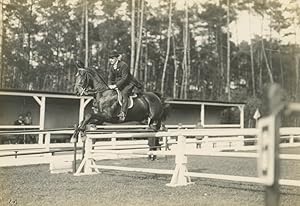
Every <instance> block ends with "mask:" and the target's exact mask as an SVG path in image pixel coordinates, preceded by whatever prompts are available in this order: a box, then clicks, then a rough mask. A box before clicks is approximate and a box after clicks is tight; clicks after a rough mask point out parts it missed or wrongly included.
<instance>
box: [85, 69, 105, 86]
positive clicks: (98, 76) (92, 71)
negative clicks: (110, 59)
mask: <svg viewBox="0 0 300 206" xmlns="http://www.w3.org/2000/svg"><path fill="white" fill-rule="evenodd" d="M87 71H88V73H89V74H90V78H93V79H96V81H97V82H101V83H104V84H106V81H105V79H104V77H103V74H100V73H99V72H100V71H99V70H97V69H95V68H93V67H89V68H88V69H87Z"/></svg>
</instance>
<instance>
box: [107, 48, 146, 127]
mask: <svg viewBox="0 0 300 206" xmlns="http://www.w3.org/2000/svg"><path fill="white" fill-rule="evenodd" d="M109 63H110V69H109V76H108V83H109V88H110V89H119V90H120V91H121V94H122V106H121V112H120V114H119V115H118V117H119V119H120V121H124V120H125V118H126V114H127V108H128V96H129V94H130V93H131V92H132V90H133V88H134V87H137V88H138V89H142V84H141V83H140V82H138V81H137V80H136V79H135V78H134V77H133V76H132V75H131V73H130V69H129V67H128V65H127V64H126V63H125V62H124V61H122V60H121V55H120V54H119V53H118V52H117V51H116V50H113V51H112V52H111V54H110V55H109Z"/></svg>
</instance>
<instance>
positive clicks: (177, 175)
mask: <svg viewBox="0 0 300 206" xmlns="http://www.w3.org/2000/svg"><path fill="white" fill-rule="evenodd" d="M177 142H178V143H177V152H176V156H175V163H176V167H175V170H174V173H173V176H172V179H171V182H170V183H169V184H167V186H170V187H177V186H185V185H188V184H191V183H192V181H191V178H190V177H189V176H187V173H188V170H187V168H186V164H187V157H186V155H185V146H186V137H185V136H178V141H177Z"/></svg>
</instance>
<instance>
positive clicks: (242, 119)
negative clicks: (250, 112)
mask: <svg viewBox="0 0 300 206" xmlns="http://www.w3.org/2000/svg"><path fill="white" fill-rule="evenodd" d="M238 108H239V110H240V128H244V118H245V112H244V108H245V107H244V106H239V107H238ZM238 138H239V139H240V142H238V145H239V146H244V145H245V141H244V138H245V137H244V136H238Z"/></svg>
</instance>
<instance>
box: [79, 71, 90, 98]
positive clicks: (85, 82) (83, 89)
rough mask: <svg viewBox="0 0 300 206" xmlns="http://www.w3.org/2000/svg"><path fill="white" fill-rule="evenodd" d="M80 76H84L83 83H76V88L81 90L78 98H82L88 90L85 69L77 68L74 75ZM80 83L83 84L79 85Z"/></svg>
mask: <svg viewBox="0 0 300 206" xmlns="http://www.w3.org/2000/svg"><path fill="white" fill-rule="evenodd" d="M80 71H83V74H80V73H79V72H80ZM79 75H80V76H82V75H84V77H83V78H84V80H83V81H80V83H78V85H77V86H78V87H80V88H81V89H82V90H81V93H80V94H79V95H80V96H82V95H83V94H84V93H85V92H87V90H88V83H89V82H88V78H89V77H88V72H87V70H86V69H84V68H78V72H77V74H76V77H77V76H79ZM81 82H83V84H82V83H81Z"/></svg>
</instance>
